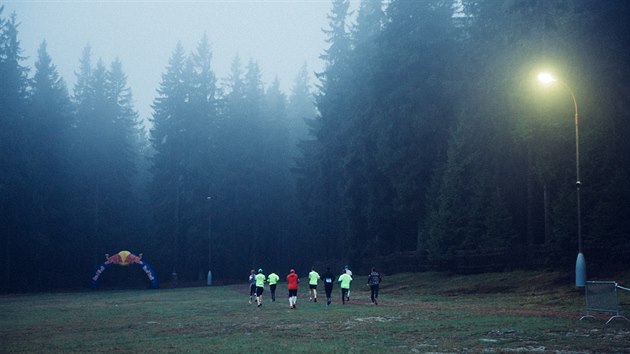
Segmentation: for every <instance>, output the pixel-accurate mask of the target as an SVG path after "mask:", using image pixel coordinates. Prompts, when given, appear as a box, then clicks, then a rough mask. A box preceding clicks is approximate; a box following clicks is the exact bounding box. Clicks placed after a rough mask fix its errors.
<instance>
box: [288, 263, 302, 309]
mask: <svg viewBox="0 0 630 354" xmlns="http://www.w3.org/2000/svg"><path fill="white" fill-rule="evenodd" d="M299 282H300V279H299V278H298V275H297V273H295V269H291V270H290V271H289V275H287V288H288V289H289V308H290V309H295V305H296V303H297V291H298V283H299Z"/></svg>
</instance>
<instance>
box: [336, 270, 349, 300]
mask: <svg viewBox="0 0 630 354" xmlns="http://www.w3.org/2000/svg"><path fill="white" fill-rule="evenodd" d="M337 281H338V282H339V285H340V286H341V303H342V304H344V305H345V304H346V298H349V297H348V292H349V291H350V283H352V277H351V276H350V275H349V274H348V273H345V272H344V273H343V274H341V275H340V276H339V280H337Z"/></svg>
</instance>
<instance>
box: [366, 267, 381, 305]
mask: <svg viewBox="0 0 630 354" xmlns="http://www.w3.org/2000/svg"><path fill="white" fill-rule="evenodd" d="M381 280H382V278H381V273H379V272H377V271H376V268H372V272H371V273H370V275H369V276H368V280H367V285H369V286H370V291H371V298H372V303H373V304H374V305H378V286H379V284H380V283H381Z"/></svg>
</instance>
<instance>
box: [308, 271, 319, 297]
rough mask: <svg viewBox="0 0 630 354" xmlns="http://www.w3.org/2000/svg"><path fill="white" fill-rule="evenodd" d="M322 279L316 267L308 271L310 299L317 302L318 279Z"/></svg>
mask: <svg viewBox="0 0 630 354" xmlns="http://www.w3.org/2000/svg"><path fill="white" fill-rule="evenodd" d="M319 279H320V277H319V273H317V272H316V271H315V267H313V268H311V272H310V273H308V287H309V299H308V301H315V302H317V281H318V280H319Z"/></svg>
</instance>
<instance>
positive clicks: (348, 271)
mask: <svg viewBox="0 0 630 354" xmlns="http://www.w3.org/2000/svg"><path fill="white" fill-rule="evenodd" d="M343 271H344V273H346V274H348V275H349V276H350V278H352V271H351V270H350V267H348V266H347V265H346V266H345V267H343ZM350 283H352V279H350ZM346 301H350V285H348V295H347V296H346Z"/></svg>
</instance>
